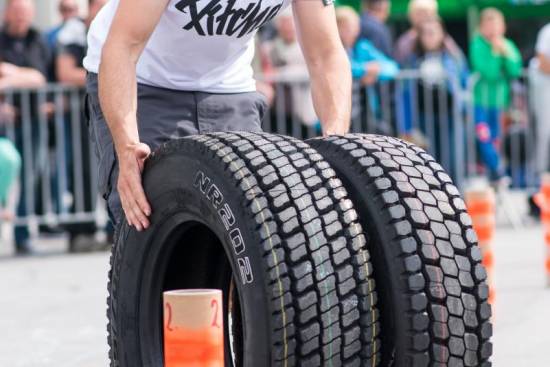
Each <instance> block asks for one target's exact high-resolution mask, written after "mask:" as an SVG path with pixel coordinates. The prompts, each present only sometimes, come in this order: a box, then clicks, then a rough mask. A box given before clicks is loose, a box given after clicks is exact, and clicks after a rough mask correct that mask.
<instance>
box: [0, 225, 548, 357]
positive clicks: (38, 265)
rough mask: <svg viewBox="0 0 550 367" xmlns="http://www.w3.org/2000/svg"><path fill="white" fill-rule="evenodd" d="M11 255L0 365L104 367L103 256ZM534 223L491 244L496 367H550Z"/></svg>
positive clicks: (4, 252)
mask: <svg viewBox="0 0 550 367" xmlns="http://www.w3.org/2000/svg"><path fill="white" fill-rule="evenodd" d="M36 247H37V250H38V255H36V256H32V257H29V258H14V257H13V256H12V254H11V249H10V248H9V246H8V245H7V244H6V243H2V244H0V366H6V367H42V366H55V367H102V366H108V358H107V352H108V348H107V342H106V322H107V320H106V316H105V311H106V304H105V299H106V296H107V291H106V284H107V272H108V261H109V254H108V253H104V252H103V253H92V254H79V255H69V254H66V252H65V250H66V249H65V247H66V246H65V241H64V240H62V239H59V238H57V239H42V240H39V241H37V243H36ZM544 251H545V249H544V242H543V233H542V228H541V227H540V226H529V227H527V228H522V229H517V230H513V229H509V228H498V229H497V235H496V239H495V243H494V253H495V274H494V280H495V290H496V299H495V305H494V308H493V310H494V337H493V343H494V357H493V359H492V360H493V365H494V366H496V367H523V366H528V367H539V366H540V367H546V366H550V288H548V287H546V277H545V274H544V267H543V261H544V255H545V253H544Z"/></svg>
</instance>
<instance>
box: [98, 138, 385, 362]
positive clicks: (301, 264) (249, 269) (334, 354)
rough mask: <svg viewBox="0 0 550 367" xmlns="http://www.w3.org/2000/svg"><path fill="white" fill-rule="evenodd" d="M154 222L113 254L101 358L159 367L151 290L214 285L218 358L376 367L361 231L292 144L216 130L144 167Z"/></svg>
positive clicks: (305, 151) (371, 292) (315, 165)
mask: <svg viewBox="0 0 550 367" xmlns="http://www.w3.org/2000/svg"><path fill="white" fill-rule="evenodd" d="M143 185H144V189H145V192H146V195H147V197H148V199H149V201H150V203H151V206H152V215H151V226H150V228H148V229H147V230H146V231H144V232H137V231H136V230H134V229H132V228H130V227H129V226H128V225H127V223H126V222H124V221H123V222H122V223H121V224H120V226H119V228H118V229H117V234H116V244H115V245H114V247H113V253H112V257H111V272H110V276H109V278H110V282H109V299H108V318H109V326H108V332H109V343H110V347H111V349H110V358H111V366H124V367H136V366H147V367H149V366H151V367H153V366H154V367H158V366H162V365H163V336H162V330H163V325H162V292H163V291H165V290H172V289H181V288H216V289H221V290H222V291H223V298H224V324H225V325H226V327H225V346H226V348H225V359H226V364H225V365H226V366H228V367H229V366H246V367H269V366H281V367H290V366H312V367H318V366H333V367H337V366H376V365H377V364H378V362H379V360H380V355H379V350H380V341H379V339H378V334H379V326H378V311H377V309H376V302H377V296H376V292H375V289H374V287H375V283H374V281H373V279H372V277H371V272H372V266H371V263H370V257H369V253H368V251H367V245H366V240H365V236H364V234H363V230H362V228H361V225H360V224H359V223H358V221H357V214H356V212H355V210H354V208H353V206H352V204H351V201H350V200H349V199H348V194H347V192H346V190H345V189H344V187H343V186H342V183H341V181H340V180H339V179H338V178H337V177H336V174H335V172H334V170H333V169H331V168H330V166H329V164H328V163H327V162H326V161H324V160H323V159H322V157H321V155H319V154H318V153H317V152H316V151H315V150H314V149H312V148H311V147H309V146H308V145H307V144H305V143H303V142H299V141H297V140H294V139H291V138H286V137H282V136H274V135H269V134H255V133H215V134H209V135H198V136H194V137H188V138H184V139H181V140H176V141H172V142H169V143H167V144H166V145H164V146H162V147H161V148H160V149H159V150H158V151H157V152H155V153H154V154H153V155H152V157H151V158H150V159H149V160H148V162H147V163H146V167H145V170H144V175H143Z"/></svg>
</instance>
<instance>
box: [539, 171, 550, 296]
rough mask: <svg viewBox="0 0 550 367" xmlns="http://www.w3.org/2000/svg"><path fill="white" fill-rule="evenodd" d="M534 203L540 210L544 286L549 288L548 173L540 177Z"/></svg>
mask: <svg viewBox="0 0 550 367" xmlns="http://www.w3.org/2000/svg"><path fill="white" fill-rule="evenodd" d="M535 202H536V203H537V205H538V206H539V208H540V219H541V222H542V225H543V226H544V231H545V235H544V242H545V246H546V257H545V259H544V271H545V273H546V285H547V286H548V287H550V174H548V173H547V174H545V175H543V176H542V179H541V189H540V192H539V193H538V194H537V195H535Z"/></svg>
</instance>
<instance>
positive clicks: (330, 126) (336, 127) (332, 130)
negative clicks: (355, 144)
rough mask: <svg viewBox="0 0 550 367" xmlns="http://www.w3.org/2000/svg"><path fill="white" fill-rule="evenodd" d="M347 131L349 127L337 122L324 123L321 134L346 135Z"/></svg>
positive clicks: (325, 135)
mask: <svg viewBox="0 0 550 367" xmlns="http://www.w3.org/2000/svg"><path fill="white" fill-rule="evenodd" d="M348 131H349V128H348V126H347V125H342V124H341V123H339V122H336V123H330V122H329V123H326V124H325V126H324V127H323V136H324V137H327V136H331V135H346V134H347V133H348Z"/></svg>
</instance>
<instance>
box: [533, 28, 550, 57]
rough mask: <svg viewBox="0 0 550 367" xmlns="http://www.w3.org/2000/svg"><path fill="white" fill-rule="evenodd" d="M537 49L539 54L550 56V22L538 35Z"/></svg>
mask: <svg viewBox="0 0 550 367" xmlns="http://www.w3.org/2000/svg"><path fill="white" fill-rule="evenodd" d="M535 50H536V51H537V53H538V54H543V55H544V56H546V57H548V58H550V24H547V25H545V26H544V27H543V28H542V29H541V30H540V32H539V35H538V37H537V45H536V46H535Z"/></svg>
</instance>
